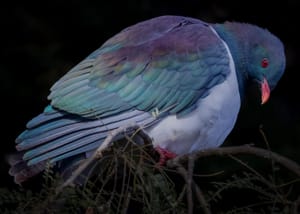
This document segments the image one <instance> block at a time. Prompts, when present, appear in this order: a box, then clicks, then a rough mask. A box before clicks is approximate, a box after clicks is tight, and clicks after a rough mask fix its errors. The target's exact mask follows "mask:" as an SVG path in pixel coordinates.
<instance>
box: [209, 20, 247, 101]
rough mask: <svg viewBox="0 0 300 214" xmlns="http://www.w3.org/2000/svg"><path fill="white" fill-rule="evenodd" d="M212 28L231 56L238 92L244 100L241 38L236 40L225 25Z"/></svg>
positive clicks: (243, 57)
mask: <svg viewBox="0 0 300 214" xmlns="http://www.w3.org/2000/svg"><path fill="white" fill-rule="evenodd" d="M212 27H213V28H214V29H215V30H216V32H217V33H218V35H219V36H220V37H221V38H222V39H223V40H224V41H225V42H226V44H227V45H228V47H229V49H230V52H231V55H232V57H233V60H234V64H235V69H236V75H237V79H238V83H239V91H240V96H241V100H242V99H243V98H244V94H245V87H246V84H247V78H248V77H247V58H246V53H245V49H246V47H244V46H242V45H241V44H243V43H242V42H240V40H241V38H237V36H236V34H235V33H234V32H233V31H232V30H231V29H230V27H228V26H227V25H226V24H215V25H212Z"/></svg>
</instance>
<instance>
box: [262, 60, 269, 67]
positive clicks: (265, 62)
mask: <svg viewBox="0 0 300 214" xmlns="http://www.w3.org/2000/svg"><path fill="white" fill-rule="evenodd" d="M268 65H269V60H268V59H267V58H263V59H262V60H261V67H262V68H266V67H268Z"/></svg>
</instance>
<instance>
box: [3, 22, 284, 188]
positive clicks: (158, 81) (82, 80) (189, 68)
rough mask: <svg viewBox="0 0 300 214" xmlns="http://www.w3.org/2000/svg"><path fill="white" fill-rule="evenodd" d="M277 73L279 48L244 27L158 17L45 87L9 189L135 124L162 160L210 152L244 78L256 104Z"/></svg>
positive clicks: (225, 129) (235, 106) (234, 111)
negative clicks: (254, 90)
mask: <svg viewBox="0 0 300 214" xmlns="http://www.w3.org/2000/svg"><path fill="white" fill-rule="evenodd" d="M284 69H285V54H284V47H283V44H282V43H281V41H280V40H279V39H278V38H277V37H276V36H274V35H272V34H271V33H270V32H269V31H267V30H265V29H262V28H260V27H257V26H255V25H251V24H245V23H237V22H225V23H223V24H209V23H206V22H203V21H201V20H198V19H194V18H189V17H181V16H161V17H157V18H153V19H150V20H147V21H143V22H140V23H137V24H135V25H133V26H130V27H128V28H126V29H124V30H122V31H121V32H120V33H118V34H116V35H115V36H113V37H112V38H110V39H109V40H108V41H106V42H105V43H104V44H103V45H102V46H101V47H100V48H99V49H97V50H96V51H94V52H93V53H92V54H90V55H89V56H88V57H87V58H85V59H84V60H83V61H82V62H80V63H79V64H78V65H77V66H75V67H74V68H73V69H71V70H70V71H69V72H68V73H66V74H65V75H64V76H63V77H62V78H61V79H60V80H58V81H57V82H56V83H55V84H54V85H53V86H52V88H51V93H50V95H49V97H48V98H49V100H51V104H50V105H49V106H47V107H46V108H45V110H44V112H43V113H41V114H40V115H38V116H37V117H35V118H33V119H32V120H31V121H29V122H28V123H27V126H26V127H27V130H26V131H24V132H23V133H22V134H21V135H20V136H19V137H18V138H17V139H16V149H17V150H18V155H12V156H10V158H9V162H10V164H11V168H10V171H9V173H10V174H11V175H12V176H14V179H15V182H16V183H19V184H20V183H22V182H23V181H25V180H27V179H28V178H29V177H32V176H34V175H36V174H38V173H39V172H41V171H42V170H43V169H44V168H45V166H46V163H47V162H50V163H51V164H53V165H56V164H59V163H60V162H61V161H62V160H66V159H68V160H70V161H72V158H74V160H78V158H79V159H80V158H81V159H82V158H87V157H89V156H90V155H91V154H92V153H93V151H95V149H97V148H98V147H99V146H100V145H101V143H102V142H103V141H104V139H105V138H106V136H107V135H108V133H110V132H111V131H112V130H114V129H116V128H118V127H120V126H124V125H126V124H129V123H136V124H138V125H140V126H141V127H143V128H144V130H145V132H146V133H147V134H148V135H149V136H150V137H151V138H152V141H153V146H154V148H156V149H157V151H158V152H159V153H160V154H161V155H162V156H167V157H169V158H170V157H174V156H175V155H183V154H188V153H191V152H194V151H199V150H203V149H207V148H213V147H218V146H220V145H221V144H222V143H223V141H224V140H225V138H226V137H227V135H228V134H229V133H230V131H231V130H232V128H233V126H234V124H235V122H236V119H237V116H238V113H239V109H240V105H241V100H242V99H243V96H244V93H245V88H246V87H247V85H248V83H249V82H251V81H254V82H257V85H258V87H259V88H260V90H261V103H262V104H263V103H265V102H266V101H267V100H268V98H269V95H270V91H271V90H272V89H273V88H274V87H275V86H276V84H277V82H278V81H279V79H280V78H281V76H282V74H283V72H284Z"/></svg>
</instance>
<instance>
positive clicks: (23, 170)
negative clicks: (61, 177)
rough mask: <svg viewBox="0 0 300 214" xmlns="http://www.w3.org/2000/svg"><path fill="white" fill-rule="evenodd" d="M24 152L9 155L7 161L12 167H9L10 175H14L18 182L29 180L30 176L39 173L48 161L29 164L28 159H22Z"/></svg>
mask: <svg viewBox="0 0 300 214" xmlns="http://www.w3.org/2000/svg"><path fill="white" fill-rule="evenodd" d="M22 156H23V153H19V154H13V155H9V156H8V157H7V161H8V163H9V164H10V166H11V168H10V169H9V171H8V173H9V175H11V176H13V177H14V181H15V183H16V184H20V185H21V183H23V182H25V181H27V180H28V179H29V178H31V177H33V176H35V175H37V174H39V173H40V172H42V171H43V170H44V169H45V167H46V162H40V163H38V164H36V165H33V166H28V165H27V163H26V161H24V160H23V159H22Z"/></svg>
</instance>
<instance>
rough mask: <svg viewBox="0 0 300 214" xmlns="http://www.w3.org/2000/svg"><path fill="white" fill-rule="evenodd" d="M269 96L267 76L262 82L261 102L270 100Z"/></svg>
mask: <svg viewBox="0 0 300 214" xmlns="http://www.w3.org/2000/svg"><path fill="white" fill-rule="evenodd" d="M269 97H270V87H269V84H268V82H267V80H266V78H264V80H263V82H262V83H261V104H262V105H263V104H265V103H266V102H267V101H268V100H269Z"/></svg>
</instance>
